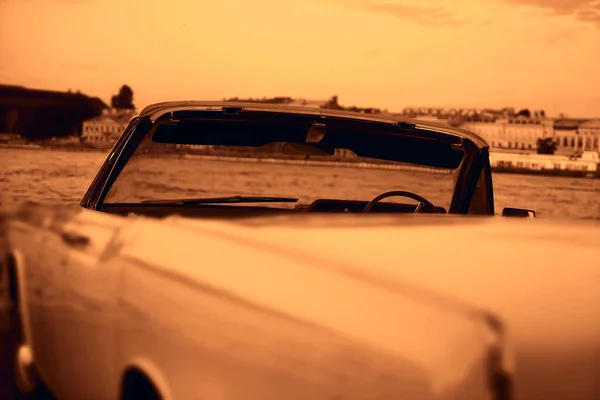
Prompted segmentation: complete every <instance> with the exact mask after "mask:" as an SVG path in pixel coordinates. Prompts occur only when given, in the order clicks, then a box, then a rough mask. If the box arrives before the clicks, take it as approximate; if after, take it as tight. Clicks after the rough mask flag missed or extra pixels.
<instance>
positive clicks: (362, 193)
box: [105, 142, 459, 210]
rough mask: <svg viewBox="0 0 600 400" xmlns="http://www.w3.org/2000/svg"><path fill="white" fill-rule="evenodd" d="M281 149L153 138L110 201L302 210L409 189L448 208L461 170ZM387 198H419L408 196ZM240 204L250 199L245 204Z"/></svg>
mask: <svg viewBox="0 0 600 400" xmlns="http://www.w3.org/2000/svg"><path fill="white" fill-rule="evenodd" d="M282 147H283V143H270V144H267V145H264V146H259V147H243V146H202V145H192V146H186V145H172V144H164V143H156V142H148V143H147V144H146V145H144V146H139V147H138V149H137V150H136V151H135V153H134V154H133V155H132V157H131V158H130V160H129V161H128V163H127V164H126V166H125V167H124V169H123V170H122V172H121V173H120V175H119V176H118V177H117V179H116V180H115V182H114V183H113V185H112V187H111V188H110V190H109V192H108V193H107V196H106V198H105V203H138V202H142V201H145V202H149V201H158V200H169V199H190V198H192V199H198V198H210V199H212V198H220V197H229V196H261V197H271V196H273V197H286V198H292V199H297V201H291V202H290V201H281V202H278V201H270V202H264V203H263V202H260V201H257V202H256V203H258V204H252V205H254V206H256V205H259V206H261V207H276V208H298V206H299V205H309V204H310V203H312V202H313V201H315V200H318V199H336V200H363V201H370V200H372V199H373V198H374V197H376V196H378V195H380V194H382V193H384V192H387V191H390V190H403V191H410V192H413V193H415V194H418V195H420V196H422V197H424V198H426V199H427V200H429V201H430V202H432V203H433V204H434V205H436V206H440V207H443V208H445V209H446V210H448V209H449V207H450V203H451V199H452V195H453V192H454V185H455V180H456V175H457V172H458V169H459V168H455V169H441V168H429V167H427V168H425V167H419V166H415V165H409V164H403V163H399V162H393V161H383V163H382V160H378V159H372V158H364V157H357V156H356V155H355V154H354V153H353V152H351V151H348V150H343V149H336V151H335V154H334V155H333V156H327V155H318V156H299V155H291V156H290V155H287V154H282V152H281V148H282ZM384 201H385V202H394V203H396V202H401V203H408V204H416V203H417V202H416V201H415V200H412V199H407V198H404V197H391V198H388V199H385V200H384ZM228 205H231V204H229V203H228ZM239 206H240V207H242V206H249V204H247V203H244V202H240V204H239Z"/></svg>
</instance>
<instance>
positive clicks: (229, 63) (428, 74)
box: [0, 0, 600, 117]
mask: <svg viewBox="0 0 600 400" xmlns="http://www.w3.org/2000/svg"><path fill="white" fill-rule="evenodd" d="M0 51H1V53H0V54H1V56H0V82H2V83H10V84H20V85H25V86H30V87H36V88H46V89H55V90H67V89H72V90H76V89H79V90H81V91H82V92H84V93H86V94H89V95H95V96H99V97H101V98H102V99H104V100H105V101H106V102H108V101H109V100H110V96H111V95H112V94H114V93H116V92H117V91H118V89H119V87H120V86H121V85H122V84H125V83H126V84H128V85H130V86H131V87H132V88H133V90H134V92H135V99H134V100H135V103H136V105H137V106H138V108H141V107H143V106H145V105H147V104H148V103H152V102H156V101H163V100H176V99H186V100H188V99H197V100H211V99H222V98H223V97H230V96H239V97H247V96H251V97H262V96H293V97H304V98H308V99H321V98H323V99H326V98H329V97H330V96H331V95H338V96H339V101H340V103H341V104H343V105H357V106H375V107H382V108H388V109H389V110H390V111H399V110H401V109H402V108H403V107H405V106H431V107H436V106H439V107H449V106H456V107H461V106H474V107H486V106H489V107H502V106H514V107H531V108H543V109H545V110H546V111H547V112H548V114H554V111H555V109H556V110H557V111H558V112H564V113H566V114H568V115H570V116H581V117H597V116H600V73H599V72H598V71H600V0H452V1H448V0H426V1H425V0H295V1H292V0H218V1H217V0H215V1H203V0H169V1H157V0H143V1H138V0H0Z"/></svg>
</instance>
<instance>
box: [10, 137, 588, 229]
mask: <svg viewBox="0 0 600 400" xmlns="http://www.w3.org/2000/svg"><path fill="white" fill-rule="evenodd" d="M105 157H106V153H97V152H66V151H65V152H63V151H44V150H9V149H0V165H1V168H0V207H1V208H12V207H14V206H17V205H19V204H22V203H24V202H34V203H42V204H50V203H68V204H76V203H78V202H79V201H80V200H81V197H82V196H83V194H84V192H85V190H86V189H87V187H88V186H89V184H90V183H91V181H92V179H93V178H94V176H95V174H96V172H97V171H98V169H99V168H100V165H101V164H102V162H103V161H104V159H105ZM212 163H213V164H212V166H211V167H210V171H211V174H212V173H214V174H218V175H216V176H218V177H219V178H218V179H211V180H210V182H216V183H219V184H222V185H224V187H223V189H222V190H223V191H226V192H227V193H226V194H233V193H231V192H229V190H235V189H239V186H240V180H242V181H244V182H246V183H248V182H252V181H253V178H252V177H253V170H252V168H254V167H253V164H250V163H241V164H237V163H229V162H212ZM206 165H208V164H206ZM270 167H273V166H270ZM299 168H302V170H301V171H302V172H304V174H302V175H298V174H297V172H298V171H297V170H298V169H299ZM278 171H279V172H278V173H277V176H274V177H273V179H272V180H271V181H270V183H264V181H261V182H263V183H262V184H263V185H266V184H270V185H275V186H272V187H271V190H272V191H273V193H277V194H278V195H283V196H286V195H290V194H292V195H294V194H295V193H296V192H297V190H296V189H294V190H289V189H291V188H296V187H297V186H298V185H303V184H310V185H314V183H315V182H317V181H318V179H317V178H319V179H320V178H325V179H324V180H323V182H322V184H323V187H321V188H319V194H320V195H321V193H325V194H326V195H327V196H328V197H336V195H337V196H338V197H341V198H359V199H360V198H362V197H369V196H371V195H372V194H375V195H376V194H379V193H382V192H385V191H387V190H390V189H404V187H402V186H401V185H402V182H390V181H389V180H385V179H381V177H380V176H379V175H378V174H385V175H386V176H390V174H392V172H391V171H380V170H368V169H364V170H358V169H353V168H345V167H340V168H327V170H325V168H321V167H310V168H306V167H302V166H293V165H287V166H286V167H285V168H281V169H278ZM285 171H288V172H292V171H293V172H294V173H293V174H290V173H288V174H287V175H286V172H285ZM313 173H314V174H317V175H315V176H313V177H312V179H311V175H310V174H313ZM325 173H327V175H324V174H325ZM404 174H406V173H404ZM392 176H393V174H392ZM402 176H403V177H404V176H405V175H402ZM440 178H446V179H451V177H450V176H448V175H446V176H444V175H441V176H440ZM493 180H494V189H495V202H496V212H501V210H502V208H503V207H507V206H512V207H523V208H531V209H534V210H536V211H537V212H538V216H543V217H569V218H586V219H591V218H593V219H600V202H599V201H598V198H600V197H599V196H600V180H599V179H583V178H564V177H542V176H527V175H512V174H495V175H494V177H493ZM199 182H204V183H205V182H207V181H206V180H203V179H200V178H199ZM418 183H419V182H418V181H414V178H413V183H411V187H412V188H413V190H414V189H416V190H415V191H416V192H417V193H420V194H424V195H425V197H427V196H429V197H430V198H431V199H432V200H434V201H435V200H436V199H440V197H445V196H444V194H443V192H444V189H445V187H447V182H446V181H445V180H444V179H441V180H440V181H439V183H438V184H436V183H435V181H428V182H427V185H431V186H428V187H426V185H424V184H423V183H422V182H421V187H419V186H415V185H416V184H418ZM160 184H162V185H167V186H165V187H168V186H171V185H173V184H174V181H173V180H170V179H166V180H164V182H160ZM225 185H226V186H225ZM398 185H400V187H398ZM284 186H285V187H288V188H289V189H288V190H284V189H285V187H284ZM180 189H183V190H184V192H180V193H181V194H186V192H185V190H188V189H189V188H180ZM211 189H212V190H213V192H212V193H211V194H210V195H209V196H212V195H213V193H215V192H214V191H215V190H217V188H216V187H212V188H211ZM357 190H360V191H361V192H360V193H359V194H358V195H357V194H356V193H357V192H356V191H357ZM408 190H411V189H410V188H409V189H408ZM419 191H420V192H419ZM436 193H437V195H436ZM236 194H239V193H236ZM263 194H264V193H263ZM269 194H270V192H269ZM186 196H187V194H186ZM169 197H170V196H169Z"/></svg>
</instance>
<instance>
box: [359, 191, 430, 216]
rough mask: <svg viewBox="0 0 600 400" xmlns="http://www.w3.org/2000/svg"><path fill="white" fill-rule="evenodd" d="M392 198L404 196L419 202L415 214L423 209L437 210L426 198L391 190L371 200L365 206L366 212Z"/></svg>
mask: <svg viewBox="0 0 600 400" xmlns="http://www.w3.org/2000/svg"><path fill="white" fill-rule="evenodd" d="M392 196H404V197H408V198H410V199H413V200H416V201H418V202H419V204H418V205H417V207H416V208H415V211H414V213H420V212H421V210H423V209H430V210H435V206H434V205H433V203H432V202H430V201H429V200H427V199H426V198H424V197H422V196H419V195H418V194H416V193H413V192H408V191H405V190H391V191H389V192H385V193H382V194H380V195H379V196H377V197H375V198H374V199H373V200H371V201H370V202H369V203H368V204H367V205H366V206H365V209H364V212H369V211H371V208H373V206H374V205H375V204H377V203H379V202H380V201H381V200H383V199H385V198H388V197H392Z"/></svg>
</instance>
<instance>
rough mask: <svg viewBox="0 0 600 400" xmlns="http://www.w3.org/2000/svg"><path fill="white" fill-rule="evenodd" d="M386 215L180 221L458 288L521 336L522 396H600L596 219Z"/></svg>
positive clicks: (399, 280) (423, 284)
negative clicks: (242, 223) (231, 224)
mask: <svg viewBox="0 0 600 400" xmlns="http://www.w3.org/2000/svg"><path fill="white" fill-rule="evenodd" d="M345 218H346V217H338V218H337V219H339V220H340V221H344V219H345ZM387 218H388V219H387V220H386V219H385V217H383V218H382V219H379V221H380V224H377V222H376V221H377V218H374V219H370V220H366V221H365V223H364V225H363V224H361V223H359V222H357V221H356V220H355V221H354V222H352V223H350V222H348V223H341V224H340V226H337V224H336V223H335V222H334V221H335V218H333V219H332V218H329V219H323V217H319V216H315V217H307V218H305V219H304V221H302V222H300V221H294V219H293V218H287V219H286V218H283V217H281V218H280V219H279V221H277V222H276V223H275V222H274V221H271V222H270V223H267V222H264V223H263V222H261V223H256V224H255V226H252V225H250V226H249V227H248V229H245V230H244V229H235V231H233V230H231V229H228V228H227V227H226V226H225V225H217V224H215V225H207V224H204V223H202V222H200V221H193V220H185V219H179V220H177V221H178V222H177V223H178V224H181V225H185V226H187V227H189V228H190V229H196V230H202V231H203V232H206V233H208V232H209V231H210V232H211V234H212V235H215V236H217V235H225V236H228V237H232V236H235V237H236V240H238V241H239V242H243V243H246V244H247V245H256V246H261V247H264V248H268V249H269V251H270V252H271V253H277V252H279V253H281V254H285V255H286V256H287V257H288V258H293V257H298V258H302V259H319V260H320V261H321V263H322V264H327V265H334V266H337V267H338V268H344V269H346V270H347V271H351V272H357V271H361V270H362V266H366V265H368V266H369V269H368V271H369V273H374V272H375V271H377V273H378V274H380V278H381V279H382V281H383V282H385V283H386V284H387V285H390V284H392V285H393V284H394V283H393V282H396V285H398V288H399V290H402V291H405V292H414V291H415V287H416V288H429V289H430V290H431V291H432V292H433V293H447V294H454V295H455V296H456V297H457V298H460V299H462V300H463V301H466V302H468V303H469V304H471V305H473V306H476V307H482V308H487V309H490V310H493V311H494V312H495V313H497V314H498V315H500V316H501V317H502V319H503V321H504V323H505V326H506V329H507V330H508V332H509V335H510V338H511V341H512V343H514V352H515V363H516V366H515V368H516V369H515V374H516V376H515V390H516V398H519V399H535V398H544V399H561V398H565V396H567V397H568V398H570V399H594V398H597V397H598V396H600V386H599V385H598V382H599V380H598V377H599V376H600V269H599V268H598V262H597V260H600V244H599V242H598V238H599V237H600V226H598V224H597V222H595V221H582V222H571V221H544V220H539V219H538V220H532V219H512V218H500V217H498V218H485V217H484V218H481V217H454V216H442V217H440V216H403V217H387ZM402 219H404V220H405V221H401V220H402ZM363 220H364V218H363ZM406 220H413V221H414V222H413V223H410V222H406ZM310 221H313V222H314V226H313V227H310ZM348 221H351V220H348ZM365 225H366V226H365ZM369 225H371V227H369ZM464 244H468V249H464V248H463V246H464ZM465 252H466V253H465ZM406 283H409V284H408V285H406ZM413 285H414V286H413ZM416 290H417V291H418V292H420V289H416ZM567 366H568V367H567Z"/></svg>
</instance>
